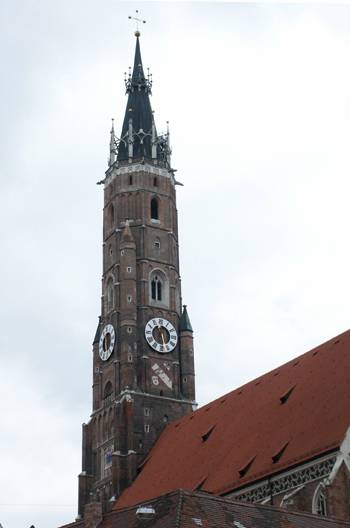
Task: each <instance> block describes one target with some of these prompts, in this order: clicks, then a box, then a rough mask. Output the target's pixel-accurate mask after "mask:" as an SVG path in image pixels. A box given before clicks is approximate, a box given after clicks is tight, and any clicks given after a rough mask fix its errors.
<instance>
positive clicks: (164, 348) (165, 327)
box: [145, 317, 177, 354]
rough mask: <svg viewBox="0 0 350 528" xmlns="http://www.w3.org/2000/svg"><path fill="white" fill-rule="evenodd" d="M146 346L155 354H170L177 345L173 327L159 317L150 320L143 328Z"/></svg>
mask: <svg viewBox="0 0 350 528" xmlns="http://www.w3.org/2000/svg"><path fill="white" fill-rule="evenodd" d="M145 337H146V340H147V342H148V344H149V345H150V346H151V347H152V348H153V349H154V350H156V351H157V352H160V353H162V354H165V353H166V352H171V351H172V350H174V348H175V347H176V345H177V332H176V330H175V328H174V327H173V325H172V324H171V323H170V322H169V321H167V319H163V318H161V317H154V318H153V319H150V320H149V321H148V323H147V324H146V326H145Z"/></svg>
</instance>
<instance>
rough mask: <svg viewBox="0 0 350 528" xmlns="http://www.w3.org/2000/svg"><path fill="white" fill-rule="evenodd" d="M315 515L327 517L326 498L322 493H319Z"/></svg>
mask: <svg viewBox="0 0 350 528" xmlns="http://www.w3.org/2000/svg"><path fill="white" fill-rule="evenodd" d="M316 513H317V515H324V516H326V515H327V501H326V496H325V494H324V493H323V492H322V491H319V493H318V497H317V501H316Z"/></svg>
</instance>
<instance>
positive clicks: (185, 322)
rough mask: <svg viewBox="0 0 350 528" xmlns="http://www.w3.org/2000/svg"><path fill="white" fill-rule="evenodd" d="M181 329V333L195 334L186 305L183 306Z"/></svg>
mask: <svg viewBox="0 0 350 528" xmlns="http://www.w3.org/2000/svg"><path fill="white" fill-rule="evenodd" d="M179 329H180V332H193V328H192V325H191V321H190V318H189V316H188V313H187V306H186V304H184V306H183V311H182V314H181V317H180V325H179Z"/></svg>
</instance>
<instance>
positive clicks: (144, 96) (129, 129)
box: [117, 36, 152, 162]
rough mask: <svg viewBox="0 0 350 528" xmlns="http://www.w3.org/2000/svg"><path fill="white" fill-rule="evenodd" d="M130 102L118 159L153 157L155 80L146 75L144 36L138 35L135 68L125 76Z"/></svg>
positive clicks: (126, 112) (127, 107) (127, 106)
mask: <svg viewBox="0 0 350 528" xmlns="http://www.w3.org/2000/svg"><path fill="white" fill-rule="evenodd" d="M125 87H126V93H127V94H128V102H127V105H126V110H125V117H124V122H123V128H122V134H121V141H120V144H119V151H118V158H117V159H118V161H121V162H122V161H128V160H141V161H142V160H143V159H152V108H151V102H150V99H149V96H150V94H151V87H152V81H151V78H150V76H148V77H147V78H146V77H145V74H144V71H143V65H142V58H141V50H140V40H139V37H138V36H137V37H136V48H135V58H134V68H133V71H132V73H131V72H130V71H129V76H128V77H127V78H126V79H125Z"/></svg>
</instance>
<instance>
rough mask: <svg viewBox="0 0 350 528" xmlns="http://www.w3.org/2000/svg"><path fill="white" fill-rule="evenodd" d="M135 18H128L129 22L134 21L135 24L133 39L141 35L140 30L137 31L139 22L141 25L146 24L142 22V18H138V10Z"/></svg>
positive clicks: (144, 21)
mask: <svg viewBox="0 0 350 528" xmlns="http://www.w3.org/2000/svg"><path fill="white" fill-rule="evenodd" d="M135 11H136V16H129V17H128V18H129V19H130V20H135V22H136V31H135V33H134V35H135V37H139V36H140V35H141V33H140V30H139V22H141V23H142V24H146V20H142V18H138V14H139V10H138V9H136V10H135Z"/></svg>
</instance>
